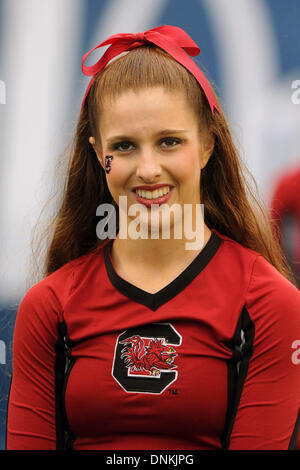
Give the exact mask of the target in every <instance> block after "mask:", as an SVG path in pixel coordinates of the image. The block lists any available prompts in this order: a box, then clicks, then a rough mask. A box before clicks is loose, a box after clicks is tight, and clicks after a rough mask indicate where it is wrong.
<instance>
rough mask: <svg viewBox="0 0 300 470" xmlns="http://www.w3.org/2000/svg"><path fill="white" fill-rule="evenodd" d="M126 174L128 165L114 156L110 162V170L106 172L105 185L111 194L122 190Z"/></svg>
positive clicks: (113, 194)
mask: <svg viewBox="0 0 300 470" xmlns="http://www.w3.org/2000/svg"><path fill="white" fill-rule="evenodd" d="M128 175H129V172H128V165H125V164H124V162H122V161H120V160H119V159H118V158H116V157H114V158H113V160H112V162H111V166H110V171H109V173H106V181H107V186H108V189H109V191H110V193H111V195H112V196H115V195H117V194H119V193H120V192H122V188H123V186H124V184H125V183H126V180H127V177H128Z"/></svg>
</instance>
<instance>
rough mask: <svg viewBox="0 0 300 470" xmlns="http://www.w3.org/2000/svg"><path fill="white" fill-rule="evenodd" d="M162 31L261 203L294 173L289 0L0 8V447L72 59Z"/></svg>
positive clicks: (64, 124)
mask: <svg viewBox="0 0 300 470" xmlns="http://www.w3.org/2000/svg"><path fill="white" fill-rule="evenodd" d="M161 24H170V25H174V26H180V27H182V28H183V29H185V30H186V31H187V33H188V34H190V35H191V37H192V38H193V39H194V40H195V41H196V43H197V44H198V45H199V47H200V49H201V54H200V56H198V57H197V58H196V61H197V63H198V65H201V66H202V67H203V69H204V70H205V71H206V74H207V76H208V77H209V78H210V79H211V80H212V81H213V83H214V85H215V89H216V91H217V94H218V96H219V97H220V99H221V102H222V104H223V106H224V109H225V112H226V113H227V116H228V117H229V121H230V125H231V128H232V132H233V135H234V137H235V139H236V141H237V143H238V145H239V147H240V148H241V151H242V153H243V155H244V158H245V160H246V162H247V164H248V166H249V168H250V170H251V171H252V173H253V175H254V176H255V178H256V180H257V183H258V187H259V190H260V191H261V194H262V195H263V197H264V198H265V200H266V202H267V203H269V201H270V198H271V194H272V191H273V189H274V185H275V184H276V181H277V180H278V179H279V178H280V176H281V175H282V174H283V173H284V172H286V171H289V170H290V169H293V168H294V167H297V166H299V165H300V125H299V124H300V103H299V101H300V93H298V94H297V90H296V89H295V88H293V86H294V87H295V86H297V82H296V81H297V80H299V84H298V86H299V85H300V33H299V31H300V2H299V0H286V1H285V0H230V1H228V0H186V1H181V0H42V1H41V0H0V194H1V196H0V247H1V250H0V449H4V448H5V426H6V409H7V396H8V393H9V385H10V377H11V371H12V335H13V327H14V321H15V315H16V312H17V308H18V304H19V302H20V300H21V299H22V297H23V296H24V294H25V293H26V285H25V281H26V277H27V273H28V263H29V260H30V236H31V229H32V227H33V225H34V223H35V221H36V219H37V216H38V214H39V212H40V209H41V207H42V205H43V203H44V201H45V200H47V197H48V196H49V188H50V184H52V181H51V175H52V173H51V170H52V167H53V163H54V162H55V160H56V158H57V156H58V154H60V153H61V152H62V151H63V150H64V148H65V146H66V145H67V144H68V143H69V141H70V139H71V135H72V131H73V128H74V125H75V123H76V120H77V118H78V114H79V110H80V105H81V100H82V98H83V95H84V91H85V88H86V86H87V83H88V81H89V79H88V78H87V77H85V76H83V75H82V73H81V57H82V55H83V54H84V53H85V52H87V51H88V50H90V49H91V48H92V47H94V46H95V45H96V44H98V43H99V42H101V41H103V40H104V39H105V38H106V37H108V36H109V35H111V34H115V33H119V32H132V33H136V32H139V31H145V30H146V29H150V28H153V27H155V26H158V25H161ZM105 50H106V48H101V49H100V50H98V55H97V53H94V54H96V55H94V54H93V55H92V58H91V61H94V60H95V57H96V56H97V57H99V56H100V55H102V53H103V52H104V51H105ZM87 63H88V64H89V63H90V62H89V61H88V62H87ZM293 84H294V85H293ZM299 192H300V190H299ZM299 197H300V195H299Z"/></svg>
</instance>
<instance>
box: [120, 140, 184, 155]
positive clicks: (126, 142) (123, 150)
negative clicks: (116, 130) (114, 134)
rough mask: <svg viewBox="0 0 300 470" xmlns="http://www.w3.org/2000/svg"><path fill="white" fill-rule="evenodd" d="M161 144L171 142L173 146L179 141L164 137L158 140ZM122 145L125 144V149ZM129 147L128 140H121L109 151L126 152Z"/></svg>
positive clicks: (130, 143) (179, 141)
mask: <svg viewBox="0 0 300 470" xmlns="http://www.w3.org/2000/svg"><path fill="white" fill-rule="evenodd" d="M163 142H173V143H174V142H175V144H180V143H181V139H175V138H173V137H165V138H164V139H161V140H160V144H161V143H163ZM124 144H125V146H126V147H125V148H124V147H123V148H121V147H122V146H123V145H124ZM130 145H132V142H130V141H129V140H123V141H122V142H116V143H115V144H113V146H112V149H111V150H119V151H121V152H127V151H129V150H131V149H130ZM166 147H167V148H168V147H175V145H167V146H166Z"/></svg>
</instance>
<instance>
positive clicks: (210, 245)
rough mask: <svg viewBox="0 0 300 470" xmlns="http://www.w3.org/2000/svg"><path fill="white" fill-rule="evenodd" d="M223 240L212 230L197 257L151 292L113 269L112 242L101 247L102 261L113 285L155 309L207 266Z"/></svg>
mask: <svg viewBox="0 0 300 470" xmlns="http://www.w3.org/2000/svg"><path fill="white" fill-rule="evenodd" d="M222 242H223V240H222V239H221V238H220V237H219V236H218V235H217V234H216V233H215V232H213V231H212V233H211V236H210V238H209V240H208V242H207V243H206V245H205V246H204V248H203V249H202V251H200V253H199V254H198V255H197V257H196V258H195V259H194V260H193V261H192V262H191V264H190V265H189V266H187V268H186V269H185V270H184V271H183V272H182V273H181V274H179V275H178V276H177V277H176V278H175V279H174V280H173V281H172V282H170V284H168V285H167V286H166V287H164V288H163V289H161V290H159V291H158V292H155V293H154V294H151V293H150V292H146V291H144V290H143V289H140V288H139V287H137V286H135V285H133V284H131V283H130V282H128V281H126V280H125V279H123V278H121V277H120V276H119V275H118V273H117V272H116V271H115V269H114V267H113V264H112V261H111V255H110V249H111V245H112V242H110V243H108V244H107V245H105V246H104V248H103V253H104V261H105V266H106V271H107V275H108V277H109V279H110V281H111V283H112V284H113V286H114V287H115V288H116V289H117V290H118V291H119V292H121V293H122V294H124V295H125V296H126V297H129V298H130V299H132V300H134V301H135V302H138V303H140V304H143V305H145V306H146V307H148V308H150V309H151V310H153V311H155V310H157V309H158V308H159V307H160V306H161V305H163V304H164V303H166V302H168V301H169V300H171V299H172V298H173V297H175V296H176V295H177V294H178V293H179V292H181V291H182V290H183V289H184V288H185V287H186V286H188V285H189V284H190V283H191V282H192V281H193V279H195V277H197V275H198V274H199V273H200V272H201V271H202V270H203V269H204V268H205V266H207V264H208V263H209V262H210V260H211V259H212V258H213V257H214V255H215V254H216V252H217V251H218V249H219V247H220V245H221V244H222Z"/></svg>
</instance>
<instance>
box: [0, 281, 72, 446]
mask: <svg viewBox="0 0 300 470" xmlns="http://www.w3.org/2000/svg"><path fill="white" fill-rule="evenodd" d="M58 308H59V305H58V302H57V300H56V299H55V296H54V295H53V293H52V292H51V290H50V289H48V288H47V286H46V284H45V282H44V281H41V282H40V283H38V284H36V285H35V286H33V287H32V288H31V289H30V290H29V291H28V292H27V294H26V295H25V297H24V298H23V300H22V302H21V304H20V306H19V310H18V313H17V318H16V323H15V330H14V338H13V373H12V381H11V388H10V393H9V400H8V414H7V442H6V448H7V449H8V450H15V449H16V450H30V449H33V450H37V449H56V448H60V446H61V445H62V431H61V429H60V424H61V423H62V419H61V416H62V415H61V402H60V400H59V397H60V389H61V386H62V379H63V367H64V364H63V362H62V357H63V349H62V345H61V343H60V341H59V335H58V333H59V330H60V325H61V319H59V316H58V314H57V311H58Z"/></svg>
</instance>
